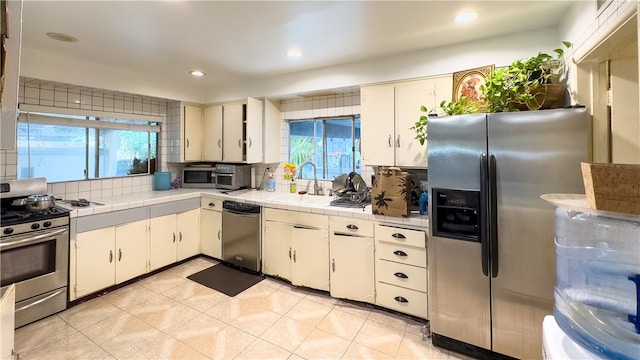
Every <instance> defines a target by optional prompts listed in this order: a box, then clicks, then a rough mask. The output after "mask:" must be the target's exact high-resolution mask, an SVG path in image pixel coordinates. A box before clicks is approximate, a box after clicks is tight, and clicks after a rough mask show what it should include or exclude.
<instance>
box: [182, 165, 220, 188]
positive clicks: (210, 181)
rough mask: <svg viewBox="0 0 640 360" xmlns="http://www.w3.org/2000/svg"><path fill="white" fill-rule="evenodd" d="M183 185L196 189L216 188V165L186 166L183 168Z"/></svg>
mask: <svg viewBox="0 0 640 360" xmlns="http://www.w3.org/2000/svg"><path fill="white" fill-rule="evenodd" d="M182 187H184V188H196V189H215V188H216V176H215V168H214V167H186V168H184V169H183V170H182Z"/></svg>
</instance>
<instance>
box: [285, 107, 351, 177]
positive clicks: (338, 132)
mask: <svg viewBox="0 0 640 360" xmlns="http://www.w3.org/2000/svg"><path fill="white" fill-rule="evenodd" d="M309 161H310V162H312V163H313V164H314V165H315V166H316V171H317V177H318V179H328V180H333V179H334V178H335V177H336V176H338V175H340V174H344V173H350V172H352V171H355V172H358V173H360V172H361V160H360V116H359V115H354V116H341V117H335V118H317V119H309V120H291V121H290V123H289V162H291V163H294V164H296V169H297V171H298V174H299V173H300V170H302V178H304V179H313V167H311V166H305V167H304V168H303V169H300V166H301V165H302V164H304V163H305V162H309Z"/></svg>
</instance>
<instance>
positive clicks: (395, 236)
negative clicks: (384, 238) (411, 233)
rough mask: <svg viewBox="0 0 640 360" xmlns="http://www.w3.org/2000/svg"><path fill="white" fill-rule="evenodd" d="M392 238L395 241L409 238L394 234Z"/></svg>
mask: <svg viewBox="0 0 640 360" xmlns="http://www.w3.org/2000/svg"><path fill="white" fill-rule="evenodd" d="M391 237H392V238H394V239H406V238H407V237H406V236H404V235H402V234H400V233H394V234H393V235H391Z"/></svg>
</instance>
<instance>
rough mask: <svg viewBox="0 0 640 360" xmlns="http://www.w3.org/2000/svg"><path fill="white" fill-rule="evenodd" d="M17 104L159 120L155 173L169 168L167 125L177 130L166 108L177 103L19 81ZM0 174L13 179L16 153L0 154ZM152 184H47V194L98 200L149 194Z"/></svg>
mask: <svg viewBox="0 0 640 360" xmlns="http://www.w3.org/2000/svg"><path fill="white" fill-rule="evenodd" d="M18 103H19V104H20V105H22V104H28V105H39V106H47V107H51V108H56V109H60V110H61V111H64V109H76V110H77V109H84V110H89V111H104V112H111V113H117V114H135V115H150V116H162V117H164V118H165V121H164V122H163V123H162V124H161V131H160V135H159V139H158V160H159V162H158V167H157V170H158V171H166V170H167V168H168V167H169V166H168V165H167V162H166V159H167V154H168V152H169V150H168V149H169V141H168V140H167V139H168V131H169V129H173V128H176V126H174V125H173V124H171V122H174V121H177V122H178V125H177V129H178V131H179V129H180V126H179V121H180V119H179V117H178V118H177V119H176V117H170V116H167V115H168V111H169V109H170V108H172V107H179V106H178V105H176V104H178V102H177V101H172V100H166V99H159V98H153V97H148V96H142V95H135V94H127V93H122V92H117V91H109V90H101V89H94V88H88V87H84V86H77V85H70V84H64V83H58V82H52V81H44V80H38V79H32V78H26V77H21V78H20V85H19V89H18ZM0 170H1V173H0V179H2V180H11V179H16V178H17V151H16V150H2V151H0ZM152 184H153V177H152V176H151V175H139V176H131V177H122V178H107V179H99V180H84V181H69V182H59V183H50V184H48V190H49V192H51V193H53V194H54V195H55V196H56V197H60V198H65V199H78V198H86V199H99V198H102V197H109V196H119V195H127V194H130V193H136V192H140V191H149V190H151V188H152Z"/></svg>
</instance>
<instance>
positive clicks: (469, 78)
mask: <svg viewBox="0 0 640 360" xmlns="http://www.w3.org/2000/svg"><path fill="white" fill-rule="evenodd" d="M494 69H495V65H489V66H483V67H479V68H475V69H469V70H464V71H458V72H454V73H453V101H458V100H460V98H461V97H462V96H464V97H466V98H467V101H473V102H481V101H482V93H481V92H480V85H482V84H484V83H485V81H486V80H487V78H488V77H489V76H491V75H492V74H493V70H494Z"/></svg>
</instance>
